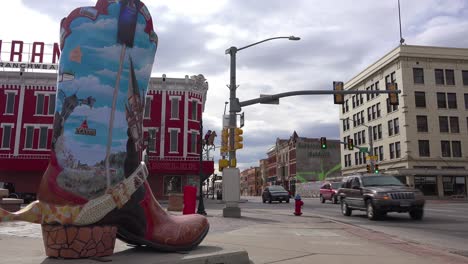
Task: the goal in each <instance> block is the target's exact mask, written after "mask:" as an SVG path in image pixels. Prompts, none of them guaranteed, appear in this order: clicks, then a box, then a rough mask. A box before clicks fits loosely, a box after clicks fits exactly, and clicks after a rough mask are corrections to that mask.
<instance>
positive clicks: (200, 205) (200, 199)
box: [197, 118, 206, 215]
mask: <svg viewBox="0 0 468 264" xmlns="http://www.w3.org/2000/svg"><path fill="white" fill-rule="evenodd" d="M202 178H203V118H200V180H199V183H200V184H199V185H200V186H199V187H200V193H199V195H198V209H197V214H201V215H206V211H205V205H204V204H203V181H202Z"/></svg>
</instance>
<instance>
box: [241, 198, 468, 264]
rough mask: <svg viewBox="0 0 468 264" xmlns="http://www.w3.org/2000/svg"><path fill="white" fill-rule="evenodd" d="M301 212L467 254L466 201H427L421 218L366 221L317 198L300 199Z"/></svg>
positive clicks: (252, 204) (253, 203) (257, 203)
mask: <svg viewBox="0 0 468 264" xmlns="http://www.w3.org/2000/svg"><path fill="white" fill-rule="evenodd" d="M247 199H248V202H247V203H244V204H242V206H241V207H248V208H263V209H273V208H277V209H278V210H285V209H286V210H288V209H289V210H291V213H292V212H294V200H293V199H291V201H290V203H289V204H287V203H284V202H283V203H277V202H273V203H272V204H268V203H266V204H263V203H262V201H261V199H260V197H248V198H247ZM303 212H304V215H307V214H314V215H319V216H323V217H326V218H331V219H333V220H336V221H340V222H343V223H347V224H352V225H356V226H359V227H364V228H367V229H371V230H375V231H379V232H383V233H386V234H388V235H392V236H395V237H398V238H400V239H403V240H406V241H410V242H413V243H420V244H426V245H430V246H434V247H437V248H441V249H444V250H447V251H450V252H457V253H459V254H462V255H465V256H468V203H467V202H449V201H427V202H426V206H425V212H424V219H423V220H422V221H415V220H412V219H411V218H410V217H409V215H408V214H407V213H389V214H388V215H387V217H386V218H384V219H382V220H379V221H370V220H368V219H367V218H366V214H365V212H364V211H353V214H352V215H351V216H344V215H342V214H341V211H340V205H339V204H333V203H331V202H329V201H327V202H326V203H325V204H322V203H320V201H319V200H318V199H304V207H303Z"/></svg>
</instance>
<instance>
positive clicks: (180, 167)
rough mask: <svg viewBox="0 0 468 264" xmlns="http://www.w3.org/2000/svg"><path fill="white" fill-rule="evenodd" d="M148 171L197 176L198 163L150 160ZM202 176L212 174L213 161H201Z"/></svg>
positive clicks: (198, 170)
mask: <svg viewBox="0 0 468 264" xmlns="http://www.w3.org/2000/svg"><path fill="white" fill-rule="evenodd" d="M148 169H149V170H150V171H152V172H155V173H169V174H177V173H180V174H188V173H190V174H199V173H200V162H199V161H185V160H182V161H164V160H150V161H149V165H148ZM202 169H203V174H205V175H211V174H213V172H214V162H213V161H211V160H210V161H206V160H205V161H203V168H202Z"/></svg>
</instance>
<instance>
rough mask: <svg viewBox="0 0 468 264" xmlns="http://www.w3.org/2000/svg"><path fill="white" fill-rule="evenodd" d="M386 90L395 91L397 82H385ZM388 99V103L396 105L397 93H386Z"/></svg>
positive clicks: (397, 102)
mask: <svg viewBox="0 0 468 264" xmlns="http://www.w3.org/2000/svg"><path fill="white" fill-rule="evenodd" d="M387 90H388V91H396V90H398V84H397V83H394V82H392V83H387ZM388 101H389V103H390V105H398V104H399V101H398V94H397V93H389V94H388Z"/></svg>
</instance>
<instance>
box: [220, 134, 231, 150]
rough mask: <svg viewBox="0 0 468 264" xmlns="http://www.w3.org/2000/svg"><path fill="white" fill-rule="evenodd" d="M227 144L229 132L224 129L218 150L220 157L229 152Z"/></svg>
mask: <svg viewBox="0 0 468 264" xmlns="http://www.w3.org/2000/svg"><path fill="white" fill-rule="evenodd" d="M228 143H229V130H228V129H227V128H224V129H223V130H222V131H221V148H220V152H221V155H223V153H226V152H228V151H229V149H228Z"/></svg>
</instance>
